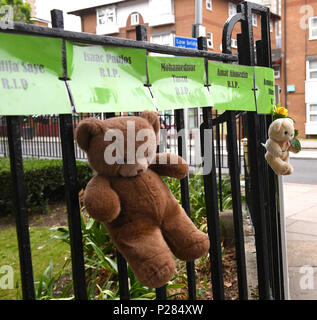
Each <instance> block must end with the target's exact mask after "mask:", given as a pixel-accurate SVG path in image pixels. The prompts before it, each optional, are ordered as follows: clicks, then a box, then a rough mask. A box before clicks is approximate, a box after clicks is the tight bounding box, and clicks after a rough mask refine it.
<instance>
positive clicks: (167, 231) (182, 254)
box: [161, 203, 210, 261]
mask: <svg viewBox="0 0 317 320" xmlns="http://www.w3.org/2000/svg"><path fill="white" fill-rule="evenodd" d="M161 228H162V233H163V236H164V238H165V239H166V242H167V243H168V245H169V247H170V248H171V250H172V252H173V253H174V254H175V256H176V257H177V258H179V259H181V260H185V261H191V260H194V259H198V258H200V257H202V256H204V255H206V254H207V253H208V250H209V246H210V243H209V238H208V236H207V235H206V234H205V233H203V232H201V231H199V230H198V229H197V228H196V226H195V225H194V223H193V222H192V221H191V219H190V218H189V217H188V216H187V214H186V212H185V210H184V209H183V208H182V207H181V206H180V205H179V204H178V203H177V204H175V205H174V206H170V207H169V208H168V212H166V213H165V215H164V220H163V223H162V227H161Z"/></svg>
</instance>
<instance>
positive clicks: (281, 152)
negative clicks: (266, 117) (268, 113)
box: [265, 118, 295, 175]
mask: <svg viewBox="0 0 317 320" xmlns="http://www.w3.org/2000/svg"><path fill="white" fill-rule="evenodd" d="M294 132H295V129H294V122H293V120H292V119H290V118H280V119H276V120H274V121H273V122H272V123H271V125H270V127H269V133H268V135H269V139H268V140H267V141H266V143H265V148H266V151H267V152H266V154H265V159H266V161H267V162H268V164H269V165H270V167H271V168H272V169H273V171H274V172H275V173H276V174H277V175H289V174H292V173H293V171H294V169H293V167H292V166H291V165H290V163H289V151H288V149H289V147H290V146H291V140H292V139H293V138H294Z"/></svg>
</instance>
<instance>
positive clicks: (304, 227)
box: [284, 172, 317, 300]
mask: <svg viewBox="0 0 317 320" xmlns="http://www.w3.org/2000/svg"><path fill="white" fill-rule="evenodd" d="M312 174H317V173H315V172H312ZM284 199H285V201H284V205H285V217H286V233H287V256H288V271H289V282H290V299H292V300H316V299H317V185H307V184H293V183H284Z"/></svg>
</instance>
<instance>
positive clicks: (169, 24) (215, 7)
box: [69, 0, 280, 127]
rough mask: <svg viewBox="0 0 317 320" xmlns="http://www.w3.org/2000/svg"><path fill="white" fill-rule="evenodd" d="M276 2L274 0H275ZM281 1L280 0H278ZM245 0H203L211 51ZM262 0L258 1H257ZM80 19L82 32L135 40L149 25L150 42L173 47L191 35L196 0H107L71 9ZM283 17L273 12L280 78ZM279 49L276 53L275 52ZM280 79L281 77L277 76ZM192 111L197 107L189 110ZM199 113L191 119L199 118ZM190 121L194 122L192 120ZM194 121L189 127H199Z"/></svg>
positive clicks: (217, 46)
mask: <svg viewBox="0 0 317 320" xmlns="http://www.w3.org/2000/svg"><path fill="white" fill-rule="evenodd" d="M272 1H273V0H272ZM275 1H278V0H275ZM240 2H242V0H231V1H228V0H203V1H202V28H201V31H202V32H201V34H200V35H204V36H206V37H207V40H208V41H207V44H208V50H210V51H214V52H221V51H222V45H221V43H222V30H223V26H224V23H225V22H226V20H227V19H228V17H229V16H231V15H234V14H235V13H236V12H237V4H238V3H240ZM258 2H259V1H258ZM69 13H70V14H74V15H77V16H79V17H80V18H81V25H82V31H83V32H89V33H96V34H99V35H110V36H116V37H121V38H127V39H135V38H136V34H135V26H136V25H138V24H144V25H145V26H146V27H147V34H148V41H150V42H153V43H157V44H164V45H170V46H174V39H175V37H186V38H191V37H192V36H193V25H194V24H195V22H196V20H195V0H125V1H123V0H108V1H99V4H98V5H95V6H92V7H87V8H81V9H78V10H74V11H71V12H69ZM279 24H280V16H279V15H278V14H277V13H271V41H272V48H273V52H274V54H273V58H274V63H275V64H276V65H275V68H276V75H277V78H279V77H280V47H279V46H277V45H278V44H279V43H280V41H277V40H276V38H277V36H279V32H278V30H279V29H278V26H279ZM253 26H254V35H255V40H257V39H259V38H260V18H259V17H258V16H257V15H254V17H253ZM239 32H240V26H239V25H237V26H236V28H235V29H234V32H233V35H232V42H231V43H232V48H234V50H235V49H236V48H237V40H236V34H237V33H239ZM276 50H277V52H276ZM277 81H279V79H277ZM188 112H189V114H193V113H196V112H197V110H186V111H185V117H187V113H188ZM198 118H199V117H198V115H197V114H195V116H194V117H191V116H189V119H198ZM189 122H192V121H191V120H189ZM195 122H197V121H195V120H194V121H193V122H192V125H191V124H189V127H191V126H192V127H194V126H197V123H195Z"/></svg>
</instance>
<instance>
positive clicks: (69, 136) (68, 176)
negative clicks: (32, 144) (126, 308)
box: [1, 2, 284, 300]
mask: <svg viewBox="0 0 317 320" xmlns="http://www.w3.org/2000/svg"><path fill="white" fill-rule="evenodd" d="M253 13H254V14H258V15H260V16H261V40H259V41H257V42H256V51H255V45H254V39H253V30H252V14H253ZM269 13H270V12H269V9H268V8H267V7H263V6H260V5H257V4H255V3H248V2H243V3H242V4H240V5H238V13H237V14H236V15H234V16H232V17H231V18H229V19H228V21H227V22H226V24H225V26H224V29H223V40H222V48H223V53H212V52H208V51H207V42H206V38H203V37H201V38H198V47H199V50H191V49H182V48H175V47H167V46H162V45H157V44H151V43H148V42H146V29H145V27H144V26H141V25H140V26H138V27H137V41H133V40H127V39H119V38H114V37H108V36H98V35H94V34H87V33H76V32H70V31H65V30H63V14H62V12H61V11H59V10H53V11H52V25H53V28H46V27H40V26H35V25H28V24H22V23H14V27H13V29H12V30H1V32H12V33H20V34H21V33H22V34H28V35H36V36H48V37H55V38H61V39H63V41H64V45H65V40H71V41H75V42H80V43H86V44H98V45H111V46H122V47H130V48H143V49H146V50H148V51H149V52H156V53H164V54H170V55H177V56H191V57H203V58H205V62H206V67H207V62H208V60H215V61H221V62H224V63H239V64H243V65H249V66H255V65H259V66H265V67H272V64H271V47H270V43H271V42H270V27H269V26H270V24H269V16H270V14H269ZM237 23H240V24H241V30H242V32H241V34H238V37H237V40H238V55H235V54H233V53H232V50H231V35H232V32H233V28H234V26H235V25H236V24H237ZM255 52H256V54H255ZM63 65H64V76H63V79H61V80H64V81H65V82H66V81H67V74H66V53H65V49H63ZM207 83H208V82H207ZM202 111H203V123H202V125H201V130H204V129H212V132H214V133H213V136H210V137H205V138H209V139H210V145H211V146H212V147H211V157H212V168H213V170H212V171H211V172H210V173H209V174H206V175H204V177H203V178H204V192H205V203H206V212H207V225H208V234H209V238H210V243H211V247H210V262H211V263H210V265H211V277H212V293H213V298H214V299H215V300H222V299H224V281H223V274H222V252H221V238H220V224H219V209H218V196H217V172H216V156H215V151H214V150H217V149H218V147H219V143H218V142H219V134H220V133H219V125H220V124H221V123H226V124H227V128H228V134H227V149H228V150H227V151H228V165H229V173H230V179H231V188H232V202H233V218H234V233H235V248H236V260H237V269H238V271H237V273H238V285H239V298H240V299H248V286H247V277H246V261H245V248H244V232H243V221H242V204H241V190H240V168H241V163H240V157H239V155H240V143H239V144H238V143H237V137H240V132H241V131H240V126H239V133H237V122H236V121H237V119H239V121H242V124H243V125H242V127H243V136H244V137H246V138H247V139H248V166H247V167H246V166H245V172H246V193H247V203H248V209H249V212H250V214H251V217H252V221H253V224H254V227H255V244H256V256H257V270H258V288H259V298H260V299H284V287H283V265H282V250H281V233H280V230H281V229H280V225H279V203H278V185H277V177H276V176H275V175H274V173H273V171H272V170H271V169H270V168H269V167H268V165H267V164H266V162H265V160H264V148H263V147H262V146H261V142H263V141H265V140H266V138H267V128H268V126H269V124H270V123H271V121H272V117H271V116H263V115H258V114H256V112H235V111H226V112H225V113H223V114H222V115H220V116H218V117H216V118H215V117H213V110H212V107H210V106H206V107H204V108H203V110H202ZM112 116H114V114H107V117H112ZM6 122H7V136H8V144H9V154H10V162H11V173H12V179H13V188H14V189H13V195H14V203H15V205H16V224H17V234H18V244H19V253H20V267H21V280H22V289H23V290H22V291H23V298H24V299H34V298H35V293H34V279H33V270H32V260H31V249H30V238H29V226H28V217H27V210H26V200H25V199H26V190H25V183H24V173H23V158H22V146H21V133H20V127H19V117H17V116H7V117H6ZM239 123H240V122H239ZM175 124H176V129H177V131H180V130H182V129H183V128H184V113H183V110H176V112H175ZM59 128H60V138H61V145H62V158H63V166H64V180H65V187H66V188H65V189H66V201H67V211H68V223H69V230H70V238H71V256H72V270H73V283H74V294H75V299H83V300H85V299H87V292H86V280H85V267H84V257H83V248H82V234H81V222H80V208H79V201H78V189H77V172H76V162H75V149H74V137H73V122H72V115H59ZM203 137H204V135H203V134H201V139H203ZM214 139H215V141H217V143H216V146H214ZM201 146H204V142H203V141H202V143H201ZM238 146H239V148H238ZM238 149H239V150H238ZM178 152H179V154H182V155H184V150H182V144H181V143H179V144H178ZM202 152H206V150H202ZM218 154H219V153H218ZM218 162H219V161H218ZM220 177H221V173H220ZM181 195H182V204H183V207H184V209H185V211H186V212H187V213H188V214H189V215H190V201H189V184H188V178H185V179H183V180H181ZM117 262H118V269H119V285H120V296H121V299H125V300H127V299H129V287H128V277H127V264H126V261H125V260H124V258H123V257H122V256H121V254H120V253H118V254H117ZM187 274H188V290H189V292H188V293H189V298H190V299H195V298H196V286H195V270H194V262H189V263H187ZM156 297H157V299H166V288H165V287H162V288H159V289H157V290H156Z"/></svg>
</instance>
